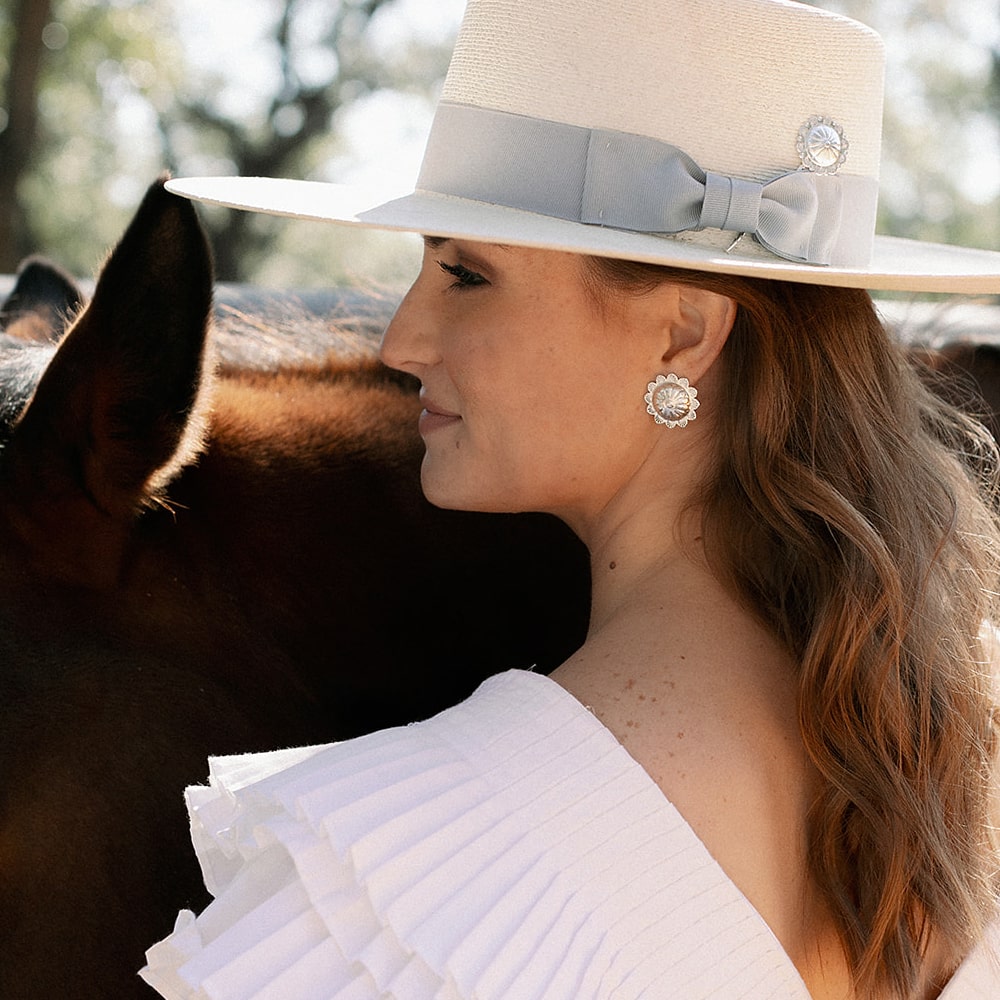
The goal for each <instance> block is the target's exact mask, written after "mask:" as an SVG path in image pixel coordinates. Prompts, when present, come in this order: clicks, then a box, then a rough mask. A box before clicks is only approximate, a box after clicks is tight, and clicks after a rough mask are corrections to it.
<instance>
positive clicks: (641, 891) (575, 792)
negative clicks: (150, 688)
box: [140, 671, 1000, 1000]
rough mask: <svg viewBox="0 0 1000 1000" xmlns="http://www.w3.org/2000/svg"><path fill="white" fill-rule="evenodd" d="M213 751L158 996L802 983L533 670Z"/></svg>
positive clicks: (971, 962)
mask: <svg viewBox="0 0 1000 1000" xmlns="http://www.w3.org/2000/svg"><path fill="white" fill-rule="evenodd" d="M210 765H211V773H210V777H209V784H208V786H207V787H196V788H191V789H188V792H187V798H188V806H189V810H190V812H191V824H192V837H193V840H194V844H195V848H196V850H197V853H198V856H199V859H200V861H201V865H202V870H203V872H204V875H205V881H206V884H207V886H208V888H209V890H210V891H211V893H212V894H213V896H214V897H215V899H214V901H213V902H212V903H211V904H210V905H209V906H208V907H207V909H206V910H205V911H204V912H203V913H202V914H201V915H200V916H198V917H195V916H194V915H193V914H192V913H191V912H189V911H183V912H182V913H181V914H180V915H179V917H178V919H177V925H176V927H175V929H174V932H173V934H171V936H170V937H168V938H167V939H166V940H164V941H162V942H160V943H159V944H157V945H155V946H154V947H153V948H151V949H150V950H149V952H148V954H147V959H148V965H147V966H146V968H144V969H143V970H142V972H141V973H140V974H141V975H142V977H143V978H144V979H145V980H146V981H147V982H148V983H149V984H150V985H151V986H153V987H155V988H156V989H157V990H158V991H159V992H160V993H161V994H162V995H163V996H164V997H167V998H170V1000H182V998H183V1000H195V998H196V1000H390V998H391V1000H501V998H503V1000H542V998H545V1000H588V998H592V1000H599V998H600V1000H604V998H608V1000H610V998H615V1000H632V998H636V1000H637V998H640V997H646V998H657V1000H662V998H665V997H683V998H685V1000H707V998H719V1000H722V998H725V1000H736V998H739V1000H774V998H782V1000H809V994H808V992H807V990H806V988H805V985H804V984H803V982H802V980H801V978H800V977H799V975H798V973H797V972H796V970H795V967H794V966H793V965H792V962H791V961H790V959H789V958H788V956H787V955H786V953H785V952H784V951H783V950H782V948H781V945H780V944H779V943H778V941H777V939H776V938H775V937H774V935H773V934H772V933H771V931H770V929H769V928H768V926H767V924H766V923H765V922H764V920H763V919H762V918H761V916H760V915H759V914H758V912H757V911H756V910H755V909H754V908H753V906H752V905H751V904H750V902H749V901H748V900H747V899H746V897H745V896H744V895H743V894H742V893H741V892H740V890H739V889H738V888H737V887H736V886H735V885H734V884H733V882H732V881H731V880H730V879H729V878H728V876H727V875H726V874H725V873H724V872H723V871H722V869H721V868H720V867H719V865H718V864H717V863H716V862H715V861H714V860H713V858H712V857H711V856H710V855H709V853H708V851H707V849H706V848H705V846H704V845H703V844H702V843H701V841H700V840H699V839H698V837H697V835H696V834H695V833H694V831H693V830H692V829H691V827H690V826H688V824H687V823H686V822H685V821H684V819H683V817H682V816H681V815H680V814H679V813H678V812H677V810H676V809H675V808H674V807H673V806H672V805H671V804H670V802H669V801H667V799H665V798H664V796H663V794H662V792H661V791H660V789H659V788H658V787H657V786H656V785H655V784H654V782H653V781H652V780H651V779H650V778H649V776H648V775H647V774H646V772H645V771H643V769H642V768H641V767H640V766H639V765H638V764H637V763H636V762H635V761H634V760H633V759H632V758H631V757H630V756H629V755H628V753H627V752H626V751H625V750H624V749H623V748H622V747H621V745H620V744H619V743H618V742H617V740H615V738H614V737H613V736H612V735H611V733H610V732H609V731H608V730H607V729H605V728H604V726H602V725H601V724H600V722H598V721H597V719H596V718H595V717H594V716H593V715H592V714H591V713H590V712H588V711H587V710H586V709H585V708H584V707H583V706H582V705H581V704H580V703H579V702H578V701H576V700H575V699H574V698H573V697H572V696H571V695H569V694H568V693H567V692H566V691H564V690H563V689H562V688H561V687H560V686H559V685H558V684H556V683H555V682H554V681H551V680H549V679H548V678H547V677H544V676H541V675H537V674H533V673H530V672H527V671H510V672H508V673H505V674H500V675H498V676H496V677H493V678H491V679H489V680H487V681H486V682H485V683H484V684H483V685H482V686H481V687H480V688H479V689H478V690H477V692H476V693H475V694H474V695H473V696H472V697H471V698H470V699H468V700H467V701H465V702H463V703H462V704H460V705H458V706H456V707H455V708H451V709H449V710H448V711H446V712H443V713H441V714H440V715H437V716H435V717H434V718H432V719H430V720H428V721H426V722H422V723H417V724H415V725H412V726H407V727H405V728H400V729H392V730H386V731H383V732H379V733H374V734H372V735H370V736H365V737H362V738H360V739H356V740H351V741H348V742H345V743H339V744H330V745H327V746H320V747H308V748H302V749H295V750H283V751H277V752H274V753H266V754H251V755H246V756H238V757H226V758H218V759H214V760H212V761H211V762H210ZM997 955H1000V942H998V941H997V940H996V936H995V937H994V941H993V945H992V946H991V947H987V945H986V944H985V943H984V945H982V946H981V947H980V948H979V949H978V950H977V952H976V953H974V954H973V955H971V956H970V957H969V958H968V959H967V960H966V962H965V963H964V965H963V966H962V968H961V969H960V970H959V972H958V973H957V975H956V976H955V977H954V979H953V980H952V982H951V983H950V984H949V986H948V988H947V989H946V990H945V992H944V994H943V995H942V1000H987V998H993V1000H996V998H997V997H998V996H1000V963H998V959H997Z"/></svg>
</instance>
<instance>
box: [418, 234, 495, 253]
mask: <svg viewBox="0 0 1000 1000" xmlns="http://www.w3.org/2000/svg"><path fill="white" fill-rule="evenodd" d="M423 241H424V246H425V247H427V249H428V250H432V251H436V250H440V249H441V247H443V246H444V245H445V243H451V241H452V237H450V236H424V237H423ZM490 246H492V247H495V248H496V249H497V250H502V251H503V252H504V253H508V252H509V251H510V250H511V249H512V247H510V246H508V245H507V244H506V243H491V244H490Z"/></svg>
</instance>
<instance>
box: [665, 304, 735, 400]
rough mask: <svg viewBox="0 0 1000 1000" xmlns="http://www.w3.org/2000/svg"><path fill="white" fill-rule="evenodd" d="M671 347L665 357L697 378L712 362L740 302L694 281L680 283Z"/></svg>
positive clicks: (688, 376) (730, 328)
mask: <svg viewBox="0 0 1000 1000" xmlns="http://www.w3.org/2000/svg"><path fill="white" fill-rule="evenodd" d="M676 288H677V291H678V297H677V303H676V307H675V308H674V309H673V310H672V311H671V315H670V322H669V329H668V330H667V331H666V332H667V333H668V335H669V339H668V346H667V349H666V350H665V351H664V352H663V357H662V360H663V362H664V363H665V364H667V363H669V364H670V365H671V366H673V367H674V368H676V369H678V371H681V370H683V374H684V375H685V376H686V377H687V378H689V379H691V381H694V380H695V379H698V378H700V377H701V376H702V375H703V374H704V373H705V372H706V371H708V369H709V368H710V367H711V366H712V364H713V363H714V361H715V359H716V358H717V357H718V356H719V353H720V352H721V351H722V348H723V346H724V345H725V343H726V340H727V338H728V337H729V332H730V330H732V328H733V322H734V321H735V319H736V303H735V302H734V301H733V300H732V299H731V298H729V297H728V296H725V295H720V294H719V293H718V292H710V291H708V289H705V288H695V287H693V286H690V285H678V286H676Z"/></svg>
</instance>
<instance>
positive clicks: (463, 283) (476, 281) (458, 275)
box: [437, 260, 488, 288]
mask: <svg viewBox="0 0 1000 1000" xmlns="http://www.w3.org/2000/svg"><path fill="white" fill-rule="evenodd" d="M437 265H438V267H440V268H441V270H442V271H446V272H447V273H448V274H450V275H451V276H452V277H453V278H454V279H455V280H454V282H452V284H451V287H452V288H473V287H475V286H476V285H485V284H488V282H487V281H486V279H485V278H484V277H483V276H482V275H481V274H477V273H476V272H475V271H470V270H469V269H468V268H467V267H463V266H462V265H461V264H446V263H445V262H444V261H443V260H439V261H438V262H437Z"/></svg>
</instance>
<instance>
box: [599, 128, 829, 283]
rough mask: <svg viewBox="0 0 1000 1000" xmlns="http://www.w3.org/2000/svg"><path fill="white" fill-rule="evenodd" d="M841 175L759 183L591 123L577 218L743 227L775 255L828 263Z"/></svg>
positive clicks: (629, 224)
mask: <svg viewBox="0 0 1000 1000" xmlns="http://www.w3.org/2000/svg"><path fill="white" fill-rule="evenodd" d="M840 180H841V179H840V178H839V177H834V176H822V177H821V176H819V175H817V174H810V173H807V172H806V171H803V170H797V171H793V172H790V173H786V174H782V175H781V176H779V177H776V178H774V179H773V180H771V181H768V182H767V183H766V184H760V183H757V182H756V181H748V180H742V179H740V178H736V177H727V176H725V175H724V174H716V173H711V172H706V171H704V170H702V169H701V167H699V166H698V164H697V163H695V161H694V160H693V159H691V157H690V156H688V155H687V154H686V153H684V152H683V150H680V149H677V148H676V147H675V146H671V145H669V144H668V143H662V142H657V141H656V140H655V139H649V138H647V137H645V136H639V135H631V134H628V133H623V132H612V131H607V130H604V129H594V130H593V131H592V132H591V139H590V146H589V150H588V157H587V168H586V180H585V184H584V189H583V199H582V206H581V213H580V221H581V222H587V223H596V224H599V225H604V226H613V227H615V228H617V229H630V230H633V231H635V232H643V233H680V232H685V231H688V230H698V229H723V230H728V231H730V232H734V233H748V234H750V235H752V236H753V237H754V238H755V239H756V240H757V241H758V242H759V243H760V244H762V245H763V246H765V247H767V248H768V249H769V250H771V251H772V252H773V253H776V254H778V256H780V257H784V258H786V259H788V260H797V261H803V262H808V263H811V264H829V263H830V262H831V260H832V259H833V256H834V250H835V247H836V243H837V238H838V235H839V233H840V227H841V217H842V214H843V187H842V185H841V183H840Z"/></svg>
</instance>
